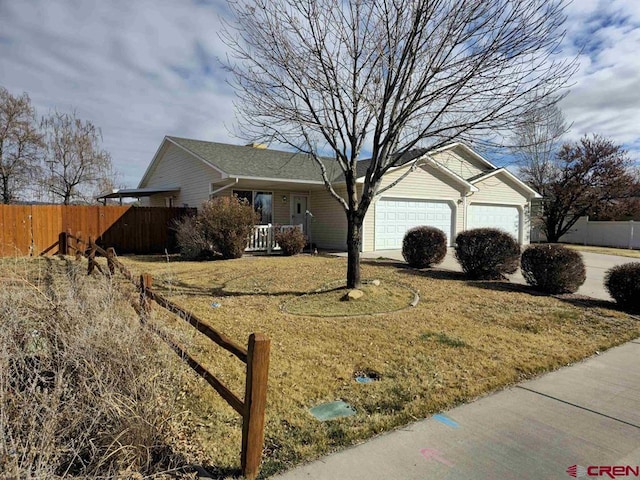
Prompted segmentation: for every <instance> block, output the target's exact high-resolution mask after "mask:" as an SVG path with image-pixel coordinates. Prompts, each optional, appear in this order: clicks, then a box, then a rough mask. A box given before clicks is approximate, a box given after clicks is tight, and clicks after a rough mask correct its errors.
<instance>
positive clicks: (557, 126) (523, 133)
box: [511, 104, 570, 193]
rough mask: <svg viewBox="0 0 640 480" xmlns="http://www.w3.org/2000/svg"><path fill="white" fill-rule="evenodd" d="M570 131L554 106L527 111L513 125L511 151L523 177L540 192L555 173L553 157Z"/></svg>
mask: <svg viewBox="0 0 640 480" xmlns="http://www.w3.org/2000/svg"><path fill="white" fill-rule="evenodd" d="M569 128H570V126H569V125H567V122H566V121H565V118H564V115H563V114H562V110H560V108H559V107H558V106H557V105H555V104H553V105H542V106H541V107H540V108H539V109H537V110H532V111H531V112H528V113H527V114H526V115H524V116H523V118H522V120H521V121H519V122H518V123H517V124H516V127H515V129H514V132H513V141H512V146H511V150H512V152H513V154H514V157H515V160H516V164H517V166H518V170H519V172H520V174H521V176H522V178H523V179H524V180H525V181H526V182H527V183H528V184H529V185H530V186H531V187H533V189H534V190H536V191H538V192H539V193H543V190H544V186H545V185H547V184H548V183H549V181H550V180H551V179H552V178H553V176H554V175H555V173H556V166H557V162H556V155H557V153H558V151H559V150H560V146H561V144H562V136H563V135H564V134H565V133H566V132H567V131H568V130H569Z"/></svg>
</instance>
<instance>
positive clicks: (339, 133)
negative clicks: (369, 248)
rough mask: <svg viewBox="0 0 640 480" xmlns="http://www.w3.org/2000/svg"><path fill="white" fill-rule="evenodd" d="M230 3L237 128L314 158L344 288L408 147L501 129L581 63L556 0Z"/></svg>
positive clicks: (553, 91)
mask: <svg viewBox="0 0 640 480" xmlns="http://www.w3.org/2000/svg"><path fill="white" fill-rule="evenodd" d="M230 7H231V10H232V12H233V13H234V16H235V20H234V21H233V23H232V24H231V25H230V26H229V27H228V28H227V30H226V32H225V34H224V35H223V38H224V40H225V42H226V43H227V45H228V46H229V47H230V49H231V51H232V52H231V56H232V58H233V60H230V61H228V62H227V64H226V65H227V68H228V69H229V70H230V71H231V72H232V74H233V78H234V82H235V86H236V87H237V94H238V97H239V108H240V114H241V119H242V123H241V129H242V132H243V134H244V135H245V136H246V137H247V139H251V140H261V141H267V142H269V141H275V142H279V143H283V144H287V145H290V146H291V147H293V148H294V149H296V150H297V151H300V152H306V153H307V154H308V155H309V156H310V157H311V158H313V159H314V160H315V161H316V162H317V164H318V166H319V168H320V170H321V172H322V175H323V179H324V182H325V185H326V188H327V190H328V191H329V192H330V193H331V194H332V195H333V197H334V198H335V199H336V200H337V201H338V202H339V203H340V205H342V207H343V208H344V211H345V214H346V216H347V224H348V233H347V239H346V240H347V242H346V243H347V250H348V267H347V285H348V286H349V287H357V286H358V285H359V284H360V262H359V260H360V257H359V248H360V241H361V235H362V223H363V220H364V217H365V214H366V212H367V209H368V208H369V205H370V204H371V202H372V200H373V199H374V197H375V195H376V194H378V195H379V194H380V193H382V191H381V189H380V188H379V187H380V182H381V180H382V177H383V175H384V174H385V173H386V172H387V171H388V170H389V169H390V168H392V167H394V166H397V165H398V164H399V163H401V162H403V161H406V158H407V157H406V156H405V157H403V155H404V154H405V153H407V152H409V151H410V150H412V149H414V148H415V147H416V146H422V147H428V148H437V147H439V146H442V145H445V144H447V143H449V142H450V141H452V140H453V139H456V140H465V141H472V140H473V139H478V138H486V137H488V136H489V135H490V134H491V132H494V131H496V129H498V130H499V129H505V128H509V127H511V126H512V125H513V124H514V123H515V120H516V119H517V118H521V116H522V115H524V114H526V113H527V112H528V111H529V110H531V109H532V108H534V107H533V105H538V104H539V103H545V102H546V103H554V101H555V100H556V99H557V98H558V97H559V95H561V92H562V89H563V88H564V86H565V84H566V82H567V79H568V77H569V76H570V75H571V73H572V72H573V70H574V68H575V64H574V62H573V61H572V60H553V54H554V53H556V52H557V50H558V48H559V46H560V43H561V40H562V38H563V35H564V32H563V30H562V26H563V22H564V20H565V17H564V13H563V6H562V2H560V1H549V0H494V1H491V2H488V1H480V0H352V1H349V2H336V1H335V0H255V1H254V0H251V1H249V0H238V1H234V2H230ZM545 99H546V100H545ZM327 152H329V155H330V157H331V158H332V160H331V163H334V164H337V165H338V166H339V168H340V169H341V170H342V172H343V174H344V175H343V177H344V182H345V184H346V195H344V196H343V195H340V194H339V193H338V191H337V189H336V185H333V184H332V182H331V179H330V177H329V175H328V174H327V171H328V170H329V169H332V168H334V167H335V165H329V162H328V161H327V160H326V159H323V157H322V156H323V154H325V155H327ZM365 152H366V154H365ZM365 155H366V156H368V157H370V161H369V162H368V164H366V172H365V173H364V174H362V173H360V170H364V169H363V168H361V169H358V168H357V166H358V161H359V160H361V159H362V157H363V156H365ZM361 175H362V179H361V180H360V181H361V182H362V183H361V184H360V183H358V182H357V180H358V177H359V176H361Z"/></svg>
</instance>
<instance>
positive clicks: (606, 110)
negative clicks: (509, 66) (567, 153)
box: [561, 0, 640, 161]
mask: <svg viewBox="0 0 640 480" xmlns="http://www.w3.org/2000/svg"><path fill="white" fill-rule="evenodd" d="M567 13H568V23H567V26H568V36H567V42H566V43H567V50H568V51H572V50H573V52H574V54H575V53H578V52H580V54H579V60H580V68H579V70H578V72H577V73H576V75H575V76H574V78H573V82H575V85H574V86H573V87H572V89H571V93H570V94H569V95H568V96H567V97H566V98H565V99H564V100H563V101H562V103H561V107H562V109H563V111H564V113H565V116H566V118H567V120H568V121H570V122H573V128H572V130H571V132H570V136H571V137H572V138H577V137H579V136H582V135H584V134H590V133H598V134H600V135H603V136H605V137H609V138H611V139H613V140H614V141H616V142H618V143H622V144H624V145H625V146H626V147H627V149H628V150H629V152H630V155H631V156H632V158H634V159H635V160H636V161H640V56H638V48H639V47H640V2H637V1H636V0H616V1H613V2H603V1H582V0H581V1H574V2H573V3H572V4H571V5H570V6H569V8H568V10H567Z"/></svg>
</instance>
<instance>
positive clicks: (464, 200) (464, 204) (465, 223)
mask: <svg viewBox="0 0 640 480" xmlns="http://www.w3.org/2000/svg"><path fill="white" fill-rule="evenodd" d="M474 193H475V192H473V191H468V192H467V193H466V194H465V195H464V197H462V209H463V210H464V220H463V222H462V230H463V231H464V230H466V229H467V226H468V220H469V209H468V205H467V198H469V197H470V196H471V195H473V194H474Z"/></svg>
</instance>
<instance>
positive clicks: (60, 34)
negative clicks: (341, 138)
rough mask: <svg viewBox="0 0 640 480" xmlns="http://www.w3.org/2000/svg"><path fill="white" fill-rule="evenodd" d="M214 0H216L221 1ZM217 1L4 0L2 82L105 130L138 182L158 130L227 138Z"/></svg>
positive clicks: (229, 111)
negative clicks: (197, 2)
mask: <svg viewBox="0 0 640 480" xmlns="http://www.w3.org/2000/svg"><path fill="white" fill-rule="evenodd" d="M218 3H219V2H218ZM218 11H222V9H221V7H220V5H216V4H215V3H214V4H213V5H212V6H208V5H205V4H202V5H193V4H186V3H184V2H166V1H165V2H154V1H138V0H136V1H135V2H127V1H116V2H112V1H109V2H97V1H96V2H92V1H77V2H72V1H66V2H58V1H56V2H47V1H21V2H3V3H2V4H0V57H1V58H2V67H1V68H0V85H3V86H5V87H6V88H8V89H9V91H11V92H13V93H15V94H17V93H21V92H23V91H26V92H27V93H29V94H30V96H31V98H32V101H33V103H34V105H35V106H36V108H37V110H38V112H39V114H41V115H44V114H46V113H47V112H48V111H49V110H51V109H54V108H57V109H59V110H62V111H70V110H72V109H75V110H76V111H77V113H78V115H79V116H80V117H81V118H84V119H87V120H90V121H92V122H93V123H94V124H95V125H97V126H99V127H101V129H102V133H103V137H104V146H105V148H106V149H107V150H109V151H110V152H111V154H112V157H113V160H114V163H115V165H116V168H117V169H118V170H120V171H121V172H122V173H123V176H124V180H125V183H126V184H128V185H129V186H133V185H136V184H137V182H138V181H139V179H140V177H141V176H142V173H143V172H144V170H145V168H146V166H147V164H148V163H149V161H150V160H151V157H152V156H153V154H154V152H155V150H156V148H157V147H158V145H159V144H160V141H161V140H162V137H163V136H164V135H170V134H172V135H184V136H191V137H195V138H206V139H210V140H218V141H233V139H232V138H231V137H230V135H229V133H228V132H227V129H226V128H225V122H226V123H227V124H228V123H229V122H230V120H231V119H232V115H233V107H232V97H233V92H232V91H231V89H230V88H229V87H228V86H227V84H226V83H225V82H224V75H223V74H222V72H221V69H220V67H219V66H218V65H217V64H216V62H215V57H216V56H217V55H221V54H222V53H223V50H221V47H220V45H221V44H220V42H219V39H218V33H217V32H218V30H219V29H220V19H219V14H218Z"/></svg>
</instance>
